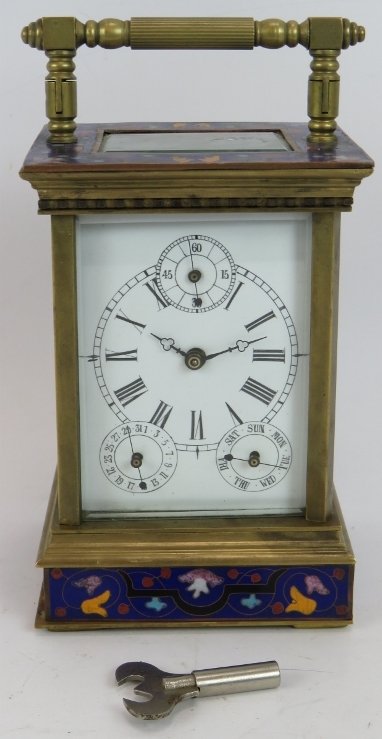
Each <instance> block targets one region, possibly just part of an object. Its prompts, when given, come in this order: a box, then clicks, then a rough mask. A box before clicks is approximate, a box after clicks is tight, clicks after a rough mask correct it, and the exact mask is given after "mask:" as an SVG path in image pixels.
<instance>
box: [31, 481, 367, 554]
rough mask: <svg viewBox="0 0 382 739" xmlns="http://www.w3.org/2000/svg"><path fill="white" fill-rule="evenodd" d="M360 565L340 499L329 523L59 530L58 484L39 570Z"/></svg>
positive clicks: (294, 519) (221, 522) (142, 522)
mask: <svg viewBox="0 0 382 739" xmlns="http://www.w3.org/2000/svg"><path fill="white" fill-rule="evenodd" d="M232 562H235V563H237V564H246V565H250V564H256V565H257V566H260V565H266V564H269V565H273V564H274V563H275V562H277V563H278V564H280V565H283V564H287V565H293V564H296V565H300V564H304V565H308V564H309V563H311V564H312V566H313V565H315V566H317V565H319V564H320V565H324V564H350V565H352V564H354V562H355V559H354V555H353V552H352V550H351V547H350V543H349V540H348V537H347V533H346V528H345V526H344V523H343V520H342V518H341V511H340V508H339V504H338V501H337V499H336V497H335V496H334V506H333V512H332V514H331V515H330V516H329V518H328V520H327V521H326V522H325V523H315V522H310V521H307V520H306V519H305V518H304V517H303V516H300V517H298V516H284V517H274V516H255V517H251V516H242V517H235V518H215V517H211V518H209V517H204V518H203V517H199V518H181V519H179V518H165V519H130V520H129V519H122V520H117V521H116V520H113V521H110V520H107V521H102V520H97V521H83V522H82V523H81V524H79V525H77V526H75V525H73V526H68V525H67V526H63V525H60V524H59V518H58V509H57V488H56V483H54V484H53V488H52V493H51V498H50V502H49V505H48V510H47V515H46V521H45V525H44V530H43V534H42V538H41V543H40V548H39V552H38V558H37V563H36V564H37V566H38V567H45V568H47V567H84V568H86V567H125V566H126V567H127V566H134V567H135V566H139V567H144V566H152V567H157V566H159V567H164V566H166V567H171V566H176V565H177V566H183V565H195V563H197V564H198V566H209V567H212V566H218V565H222V566H223V565H229V564H230V563H232Z"/></svg>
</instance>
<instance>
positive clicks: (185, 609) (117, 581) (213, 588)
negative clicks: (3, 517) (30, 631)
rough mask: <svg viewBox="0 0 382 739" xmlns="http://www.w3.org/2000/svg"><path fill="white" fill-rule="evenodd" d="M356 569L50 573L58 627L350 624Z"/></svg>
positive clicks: (48, 591)
mask: <svg viewBox="0 0 382 739" xmlns="http://www.w3.org/2000/svg"><path fill="white" fill-rule="evenodd" d="M353 570H354V568H353V567H352V566H349V565H325V566H317V567H305V566H290V567H288V566H282V567H281V566H278V567H277V566H276V567H253V566H248V567H246V566H239V567H211V568H208V567H162V568H159V567H150V568H134V567H124V568H112V569H96V568H95V569H74V568H73V569H66V568H63V569H57V568H55V569H49V570H45V609H46V618H47V620H49V621H54V622H59V621H61V622H68V621H76V622H92V623H94V622H102V624H103V625H106V624H107V621H113V622H114V623H115V622H116V621H120V622H121V626H122V622H124V623H126V622H128V621H131V622H135V623H136V625H137V626H139V623H137V622H147V623H154V622H156V623H158V622H167V623H171V622H174V623H175V622H177V623H179V622H189V623H190V624H192V623H195V622H198V621H200V622H208V621H211V622H215V623H216V622H222V623H224V622H225V621H229V622H232V621H240V622H242V623H243V622H245V621H248V622H253V624H255V623H256V621H263V622H264V621H269V622H272V621H277V622H278V623H280V622H281V623H282V622H285V623H286V624H287V623H288V621H290V622H291V621H293V622H294V623H296V622H298V621H299V620H301V621H304V622H306V621H307V620H308V621H311V622H314V621H320V622H322V621H326V620H327V621H331V622H333V621H342V622H343V621H351V619H352V613H351V609H352V604H351V594H352V578H353Z"/></svg>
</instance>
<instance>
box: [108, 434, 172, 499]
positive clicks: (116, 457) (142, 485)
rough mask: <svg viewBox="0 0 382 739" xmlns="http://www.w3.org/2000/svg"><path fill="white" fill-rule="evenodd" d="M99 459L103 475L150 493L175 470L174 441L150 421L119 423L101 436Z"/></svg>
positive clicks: (126, 487)
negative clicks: (104, 435)
mask: <svg viewBox="0 0 382 739" xmlns="http://www.w3.org/2000/svg"><path fill="white" fill-rule="evenodd" d="M100 463H101V467H102V470H103V472H104V474H105V476H106V477H107V479H108V480H109V481H110V482H111V483H112V484H113V485H115V486H116V487H118V488H120V490H123V491H124V492H128V493H152V492H155V490H159V488H161V487H162V486H163V485H165V484H166V482H168V481H169V480H170V478H171V477H172V475H173V474H174V472H175V469H176V464H177V452H176V448H175V444H174V442H173V440H172V438H171V436H169V434H168V433H167V432H166V431H164V429H162V428H159V427H158V426H156V425H155V424H153V423H148V422H146V421H142V422H141V421H138V422H137V421H134V422H131V423H123V424H121V425H120V426H117V427H116V428H115V429H113V430H112V431H110V433H109V434H108V435H107V436H106V437H105V439H104V440H103V442H102V446H101V450H100Z"/></svg>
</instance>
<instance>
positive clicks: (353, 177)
mask: <svg viewBox="0 0 382 739" xmlns="http://www.w3.org/2000/svg"><path fill="white" fill-rule="evenodd" d="M372 173H373V169H372V167H363V168H356V169H353V168H343V169H314V170H312V169H302V168H301V169H294V170H288V169H286V170H279V169H278V170H260V169H253V170H248V169H245V170H244V169H243V170H237V169H236V170H233V169H231V170H226V169H221V170H199V169H191V170H166V169H164V170H152V169H148V170H130V171H129V170H126V171H106V172H104V171H97V172H96V173H95V172H94V171H92V170H90V171H78V172H77V171H74V172H70V171H69V172H65V171H64V172H63V171H60V174H59V176H57V173H56V172H38V171H37V172H35V171H25V170H24V171H21V172H20V177H21V178H22V179H23V180H27V181H28V182H30V184H31V185H32V187H33V188H34V189H36V190H37V192H38V196H39V200H40V201H43V204H44V207H43V208H41V211H40V212H41V213H49V212H50V210H49V209H47V208H45V206H46V205H47V204H48V202H49V204H50V203H51V204H52V205H54V208H53V210H54V213H57V214H58V213H59V212H62V213H68V212H69V211H71V210H72V206H74V203H78V206H79V208H80V210H82V209H85V210H96V211H98V210H102V209H103V208H104V205H105V203H106V208H105V209H106V210H108V209H110V210H112V209H113V207H114V205H115V210H120V209H121V208H126V209H130V208H132V207H135V206H136V204H137V203H138V208H140V209H141V208H142V207H147V208H154V209H155V207H156V205H157V204H158V203H159V202H161V206H160V207H164V208H166V209H167V208H173V207H175V208H178V207H179V206H178V205H175V206H174V203H177V202H178V201H182V206H181V207H183V208H191V209H192V208H193V207H195V208H196V207H198V208H199V207H204V208H207V207H210V208H215V207H219V208H223V207H256V208H260V207H269V208H273V209H274V208H276V207H284V206H279V205H278V203H283V204H284V203H286V206H285V207H286V208H287V209H289V208H292V207H302V209H304V208H310V207H312V208H314V207H321V206H319V205H318V202H319V201H321V202H322V203H323V205H322V207H323V208H328V207H329V205H327V204H324V202H326V203H328V198H329V199H331V198H333V199H334V203H337V204H338V203H339V202H340V201H339V200H336V199H337V198H339V199H340V200H342V205H337V206H334V205H333V207H338V208H339V209H340V210H342V209H347V208H349V207H351V205H350V198H352V197H353V195H354V189H355V188H356V187H357V186H358V185H359V184H360V183H361V182H362V180H363V179H364V178H365V177H369V176H370V175H371V174H372ZM95 175H96V177H97V192H96V193H95V189H94V177H95ZM95 195H96V197H95ZM316 199H319V200H316ZM235 200H236V202H239V201H240V202H241V203H245V202H249V201H250V200H253V201H254V204H253V205H252V204H251V205H250V206H246V205H243V206H242V205H239V206H237V205H233V203H234V202H235ZM58 201H62V203H61V206H60V205H58ZM67 201H69V203H70V208H69V209H68V208H67V207H66V202H67ZM102 201H104V203H103V204H102ZM256 201H257V204H255V202H256ZM288 201H289V202H290V203H291V202H292V201H294V205H293V206H292V205H291V204H290V205H289V204H288ZM261 202H262V203H263V205H261ZM265 202H267V203H268V204H267V205H266V206H264V203H265ZM64 203H65V206H64ZM142 203H145V205H144V206H143V205H142ZM216 203H218V204H219V205H216ZM101 204H102V205H101ZM158 207H159V205H158ZM61 208H62V210H61ZM73 212H77V211H76V209H74V210H73Z"/></svg>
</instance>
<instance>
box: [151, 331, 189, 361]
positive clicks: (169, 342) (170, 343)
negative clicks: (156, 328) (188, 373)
mask: <svg viewBox="0 0 382 739" xmlns="http://www.w3.org/2000/svg"><path fill="white" fill-rule="evenodd" d="M151 336H153V337H154V339H158V341H160V343H161V345H162V349H164V350H165V352H169V351H170V349H173V350H174V351H175V352H176V353H177V354H181V355H182V357H185V356H186V352H184V351H182V349H179V347H177V346H175V341H174V339H166V338H163V339H161V337H160V336H157V335H156V334H151Z"/></svg>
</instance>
